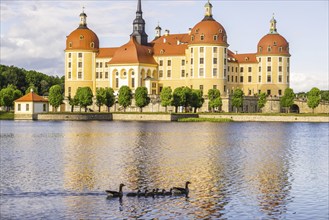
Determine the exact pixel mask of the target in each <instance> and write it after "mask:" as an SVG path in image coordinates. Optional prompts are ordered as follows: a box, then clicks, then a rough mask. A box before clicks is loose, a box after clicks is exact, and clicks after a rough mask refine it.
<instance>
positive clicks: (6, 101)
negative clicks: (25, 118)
mask: <svg viewBox="0 0 329 220" xmlns="http://www.w3.org/2000/svg"><path fill="white" fill-rule="evenodd" d="M22 95H23V94H22V92H21V91H20V90H18V89H16V87H15V86H13V85H8V87H7V88H4V89H1V91H0V106H5V107H6V110H7V111H9V110H10V108H12V107H13V106H14V101H15V100H16V99H18V98H20V97H21V96H22Z"/></svg>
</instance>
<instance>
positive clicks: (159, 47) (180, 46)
mask: <svg viewBox="0 0 329 220" xmlns="http://www.w3.org/2000/svg"><path fill="white" fill-rule="evenodd" d="M189 39H190V37H189V35H188V34H169V35H167V36H166V35H163V36H161V37H159V38H157V39H155V40H153V41H152V42H151V44H152V45H153V49H154V55H155V56H175V55H176V56H177V55H178V56H183V55H185V50H186V49H187V44H188V43H189Z"/></svg>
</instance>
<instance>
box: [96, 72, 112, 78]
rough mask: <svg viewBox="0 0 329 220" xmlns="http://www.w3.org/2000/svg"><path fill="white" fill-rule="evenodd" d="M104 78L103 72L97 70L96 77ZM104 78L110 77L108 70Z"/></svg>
mask: <svg viewBox="0 0 329 220" xmlns="http://www.w3.org/2000/svg"><path fill="white" fill-rule="evenodd" d="M102 78H103V72H96V79H102ZM104 78H105V79H108V78H109V73H108V72H105V75H104Z"/></svg>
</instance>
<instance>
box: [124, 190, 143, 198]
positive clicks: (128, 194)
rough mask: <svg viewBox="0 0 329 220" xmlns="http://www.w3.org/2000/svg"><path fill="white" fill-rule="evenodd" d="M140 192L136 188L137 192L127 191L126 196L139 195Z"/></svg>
mask: <svg viewBox="0 0 329 220" xmlns="http://www.w3.org/2000/svg"><path fill="white" fill-rule="evenodd" d="M140 193H141V191H140V190H138V191H137V193H135V192H130V193H127V197H136V196H139V194H140Z"/></svg>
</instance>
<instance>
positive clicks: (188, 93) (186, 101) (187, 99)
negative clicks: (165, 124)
mask: <svg viewBox="0 0 329 220" xmlns="http://www.w3.org/2000/svg"><path fill="white" fill-rule="evenodd" d="M183 93H184V96H183V106H184V107H185V112H188V107H189V106H190V105H191V97H192V89H190V88H189V87H187V86H185V87H183Z"/></svg>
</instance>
